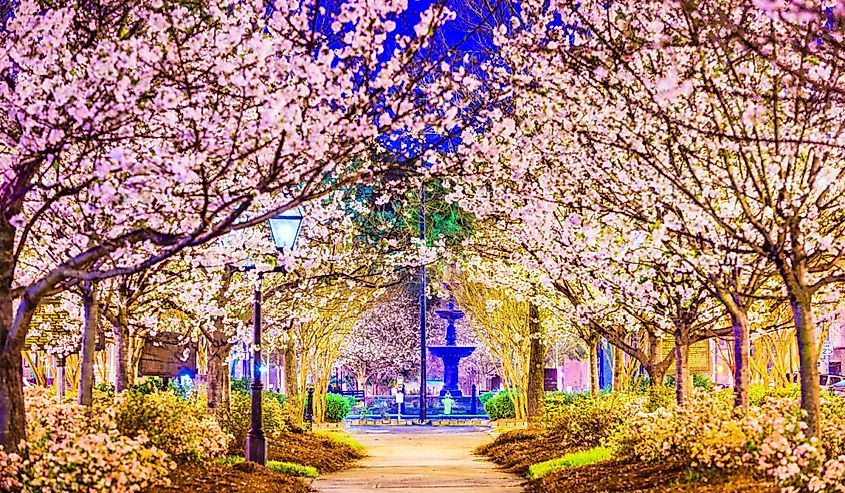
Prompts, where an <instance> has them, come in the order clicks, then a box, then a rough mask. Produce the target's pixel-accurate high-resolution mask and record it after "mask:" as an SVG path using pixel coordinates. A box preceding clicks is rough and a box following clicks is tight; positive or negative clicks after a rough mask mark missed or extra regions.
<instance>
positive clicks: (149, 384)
mask: <svg viewBox="0 0 845 493" xmlns="http://www.w3.org/2000/svg"><path fill="white" fill-rule="evenodd" d="M162 390H164V380H162V379H160V378H158V377H147V378H145V379H144V381H143V382H140V383H136V384H132V385H130V386H129V391H130V392H132V393H137V394H145V395H149V394H152V393H154V392H161V391H162Z"/></svg>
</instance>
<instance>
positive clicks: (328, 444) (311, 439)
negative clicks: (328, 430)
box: [268, 433, 365, 474]
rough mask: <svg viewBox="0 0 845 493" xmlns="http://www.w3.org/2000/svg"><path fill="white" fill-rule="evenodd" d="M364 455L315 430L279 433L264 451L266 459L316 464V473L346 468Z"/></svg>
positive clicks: (309, 464)
mask: <svg viewBox="0 0 845 493" xmlns="http://www.w3.org/2000/svg"><path fill="white" fill-rule="evenodd" d="M364 457H365V454H364V453H363V451H361V450H358V449H356V448H354V447H352V446H350V445H348V444H345V443H340V442H337V441H335V440H332V439H331V438H329V437H327V436H324V435H319V434H316V433H283V434H282V436H281V439H280V440H276V441H275V442H274V443H271V444H270V450H269V452H268V459H269V460H278V461H283V462H296V463H297V464H304V465H306V466H312V467H316V468H317V471H319V473H320V474H327V473H331V472H337V471H342V470H344V469H349V468H350V467H352V466H353V465H354V464H355V463H356V462H357V461H359V460H360V459H363V458H364Z"/></svg>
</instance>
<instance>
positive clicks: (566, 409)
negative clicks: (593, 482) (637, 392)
mask: <svg viewBox="0 0 845 493" xmlns="http://www.w3.org/2000/svg"><path fill="white" fill-rule="evenodd" d="M633 400H635V401H636V402H637V403H638V405H642V403H643V402H645V399H644V398H642V397H639V396H630V395H627V394H622V393H617V394H600V395H598V396H597V397H592V396H591V395H590V394H589V393H584V394H571V395H567V396H561V397H558V398H553V399H552V400H550V401H548V400H547V405H546V413H545V415H544V420H545V422H546V427H547V429H548V433H549V434H551V435H554V436H555V438H556V439H557V440H559V441H562V442H564V443H571V444H573V446H579V447H594V446H597V445H601V444H602V443H603V442H604V441H605V439H607V437H609V436H610V435H611V433H612V432H613V431H614V430H615V429H616V428H617V427H618V426H620V425H622V424H623V423H624V419H625V415H624V413H623V411H624V409H625V407H624V406H623V404H624V403H626V402H628V401H633Z"/></svg>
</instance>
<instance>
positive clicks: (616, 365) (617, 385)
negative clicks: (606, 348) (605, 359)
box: [613, 346, 628, 392]
mask: <svg viewBox="0 0 845 493" xmlns="http://www.w3.org/2000/svg"><path fill="white" fill-rule="evenodd" d="M623 354H624V352H623V351H622V349H620V348H618V347H616V346H613V390H615V391H616V392H624V391H626V390H628V382H627V378H626V375H625V361H624V356H623Z"/></svg>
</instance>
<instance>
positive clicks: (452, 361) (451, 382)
mask: <svg viewBox="0 0 845 493" xmlns="http://www.w3.org/2000/svg"><path fill="white" fill-rule="evenodd" d="M436 313H437V316H439V317H440V318H442V319H443V320H445V321H446V323H447V326H446V345H445V346H431V347H430V348H429V351H431V354H432V355H433V356H437V357H438V358H440V359H442V360H443V388H442V389H441V390H440V396H441V397H442V396H444V395H446V392H448V393H449V394H450V395H451V396H452V397H461V396H462V395H463V393H461V389H460V387H458V364H459V363H460V361H461V358H466V357H467V356H469V355H470V354H472V352H473V351H475V346H458V345H457V337H456V333H455V321H456V320H460V319H462V318H464V312H462V311H460V310H458V309H457V308H455V299H454V297H450V298H449V309H448V310H437V312H436Z"/></svg>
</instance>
